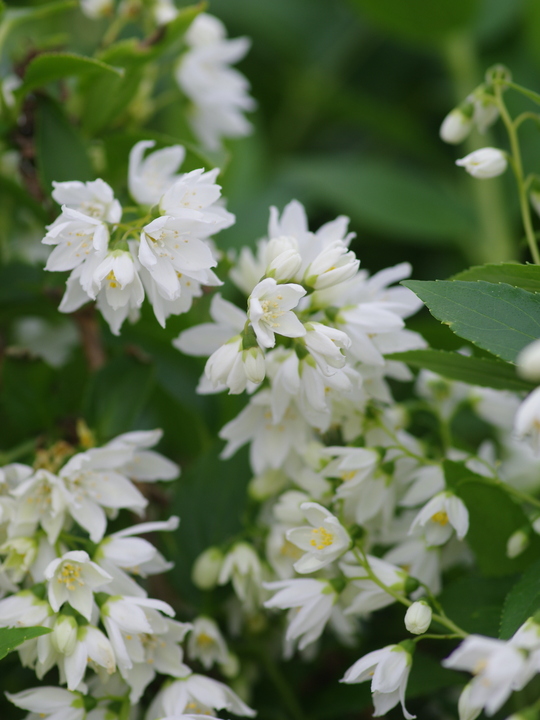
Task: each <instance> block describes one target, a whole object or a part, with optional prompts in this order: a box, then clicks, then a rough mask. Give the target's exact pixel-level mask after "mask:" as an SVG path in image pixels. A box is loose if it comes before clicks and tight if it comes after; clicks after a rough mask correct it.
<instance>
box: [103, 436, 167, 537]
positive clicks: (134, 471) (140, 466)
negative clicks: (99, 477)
mask: <svg viewBox="0 0 540 720" xmlns="http://www.w3.org/2000/svg"><path fill="white" fill-rule="evenodd" d="M162 436H163V431H162V430H159V429H157V430H136V431H134V432H128V433H123V434H122V435H118V436H117V437H115V438H113V439H112V440H111V441H110V442H108V443H107V445H105V447H106V448H120V447H127V448H130V449H133V450H134V452H133V456H132V457H131V458H129V459H128V460H127V462H124V463H123V464H122V465H121V466H118V468H117V469H118V471H119V472H120V473H121V474H122V475H126V476H127V477H129V478H131V479H132V480H138V481H139V482H140V481H143V482H154V481H156V480H174V479H175V478H177V477H178V475H179V474H180V468H179V467H178V465H177V464H176V463H174V462H172V461H171V460H169V459H168V458H166V457H164V456H163V455H161V454H160V453H158V452H155V450H149V449H148V448H151V447H153V446H154V445H156V444H157V443H158V442H159V441H160V440H161V438H162ZM173 529H174V528H173Z"/></svg>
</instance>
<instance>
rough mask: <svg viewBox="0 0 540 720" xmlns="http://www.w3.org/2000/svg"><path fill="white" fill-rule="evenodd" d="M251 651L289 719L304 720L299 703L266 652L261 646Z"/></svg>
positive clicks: (253, 647)
mask: <svg viewBox="0 0 540 720" xmlns="http://www.w3.org/2000/svg"><path fill="white" fill-rule="evenodd" d="M252 649H253V652H254V653H255V654H256V655H257V657H258V658H259V660H260V661H261V663H262V665H263V666H264V669H265V670H266V672H267V674H268V677H269V678H270V680H271V681H272V683H273V684H274V687H275V689H276V691H277V693H278V695H279V697H280V698H281V701H282V702H283V705H284V706H285V707H286V708H287V711H288V713H289V715H290V717H291V718H293V720H305V717H304V713H303V711H302V708H301V707H300V703H299V702H298V700H297V698H296V695H295V694H294V692H293V690H292V689H291V686H290V685H289V683H288V682H287V680H286V678H285V676H284V675H283V673H282V672H281V670H280V669H279V667H278V665H277V664H276V663H275V662H274V661H273V660H272V658H271V657H270V655H269V654H268V652H266V651H265V650H264V649H263V647H262V646H261V647H260V648H259V647H255V646H252Z"/></svg>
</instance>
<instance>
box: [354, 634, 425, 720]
mask: <svg viewBox="0 0 540 720" xmlns="http://www.w3.org/2000/svg"><path fill="white" fill-rule="evenodd" d="M411 664H412V656H411V654H410V653H409V652H408V651H407V650H406V649H405V647H403V645H388V646H387V647H385V648H381V650H375V651H374V652H371V653H368V654H367V655H364V657H363V658H360V660H357V662H355V664H354V665H353V666H352V667H350V668H349V669H348V670H347V672H346V673H345V676H344V677H343V679H342V680H341V682H344V683H360V682H365V681H366V680H371V692H372V694H373V704H374V706H375V712H374V713H373V715H374V717H379V716H381V715H386V713H387V712H388V711H389V710H391V709H392V708H393V707H395V706H396V705H397V704H398V702H400V703H401V708H402V710H403V715H404V716H405V717H406V718H407V720H412V719H413V718H414V717H416V716H415V715H411V714H410V713H409V712H407V710H406V708H405V689H406V687H407V680H408V679H409V672H410V670H411Z"/></svg>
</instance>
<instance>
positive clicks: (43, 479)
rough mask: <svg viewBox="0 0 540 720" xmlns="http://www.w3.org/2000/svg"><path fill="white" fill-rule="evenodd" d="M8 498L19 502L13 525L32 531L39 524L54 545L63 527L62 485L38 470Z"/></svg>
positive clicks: (64, 499)
mask: <svg viewBox="0 0 540 720" xmlns="http://www.w3.org/2000/svg"><path fill="white" fill-rule="evenodd" d="M11 494H12V495H14V496H15V497H16V498H17V500H18V504H17V510H16V515H15V521H16V523H17V524H21V525H26V524H28V525H29V526H30V527H34V528H35V527H36V526H37V525H38V523H39V524H40V525H41V527H42V528H43V529H44V530H45V532H46V533H47V538H48V540H49V542H50V543H51V544H54V543H55V542H56V540H57V539H58V535H59V534H60V530H61V529H62V526H63V525H64V520H65V516H66V510H67V503H68V498H69V495H68V492H67V489H66V487H65V485H64V483H63V481H62V480H61V479H60V478H58V477H56V475H53V474H52V473H50V472H49V471H48V470H38V471H37V472H36V474H35V475H32V476H31V477H29V478H28V479H27V480H23V482H21V483H20V484H19V485H18V486H17V487H16V488H14V489H13V490H12V491H11Z"/></svg>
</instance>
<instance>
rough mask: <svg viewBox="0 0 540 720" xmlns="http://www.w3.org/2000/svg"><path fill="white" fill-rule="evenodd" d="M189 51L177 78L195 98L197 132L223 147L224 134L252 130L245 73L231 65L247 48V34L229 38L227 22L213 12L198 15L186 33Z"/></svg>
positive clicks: (251, 102)
mask: <svg viewBox="0 0 540 720" xmlns="http://www.w3.org/2000/svg"><path fill="white" fill-rule="evenodd" d="M185 40H186V43H187V44H188V47H189V50H188V52H187V53H185V54H184V56H183V57H182V58H181V60H180V63H179V65H178V68H177V71H176V81H177V82H178V84H179V86H180V88H181V89H182V90H183V92H184V93H185V94H186V95H187V96H188V98H189V99H190V100H191V101H192V102H193V104H194V107H193V109H192V114H191V117H190V122H191V126H192V128H193V131H194V133H195V134H196V135H197V137H198V138H199V139H200V140H201V142H202V143H203V145H205V146H206V147H207V148H208V149H209V150H218V149H219V148H220V147H221V138H222V137H242V136H243V135H248V134H249V133H250V132H251V124H250V123H249V122H248V121H247V120H246V119H245V117H244V115H243V111H246V110H253V109H254V107H255V102H254V100H253V98H251V97H250V96H249V94H248V91H249V83H248V81H247V80H246V78H245V77H244V76H243V75H242V74H241V73H239V72H238V71H237V70H234V69H233V68H231V67H230V65H231V64H233V63H236V62H238V61H239V60H241V59H242V58H243V57H244V55H245V54H246V53H247V51H248V49H249V46H250V41H249V40H248V39H247V38H236V39H235V40H227V34H226V29H225V27H224V25H223V23H222V22H221V21H220V20H218V19H217V18H216V17H214V16H212V15H208V14H207V13H201V14H200V15H198V16H197V17H196V18H195V20H194V21H193V23H192V24H191V26H190V28H189V29H188V31H187V33H186V35H185Z"/></svg>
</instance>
